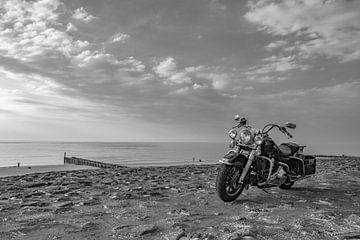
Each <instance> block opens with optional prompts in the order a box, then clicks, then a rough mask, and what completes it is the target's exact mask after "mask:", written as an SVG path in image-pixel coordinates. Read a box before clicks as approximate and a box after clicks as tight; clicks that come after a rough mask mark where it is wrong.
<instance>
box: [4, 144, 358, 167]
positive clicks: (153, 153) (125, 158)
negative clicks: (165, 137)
mask: <svg viewBox="0 0 360 240" xmlns="http://www.w3.org/2000/svg"><path fill="white" fill-rule="evenodd" d="M307 149H308V151H307V152H308V153H310V154H333V155H343V154H345V155H353V156H360V151H359V149H360V144H353V145H349V144H346V145H339V144H336V145H335V144H333V145H331V144H322V145H321V144H318V145H310V146H308V148H307ZM228 150H229V148H228V143H226V142H224V143H209V142H178V143H176V142H166V143H165V142H34V141H0V167H7V166H16V165H17V164H18V163H20V165H21V166H33V165H60V164H63V163H64V154H65V153H66V155H67V156H68V157H80V158H85V159H90V160H95V161H101V162H106V163H114V164H119V165H124V166H170V165H181V164H193V163H216V162H218V160H219V159H220V158H221V157H222V156H223V155H224V154H226V152H227V151H228Z"/></svg>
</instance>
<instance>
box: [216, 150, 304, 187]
mask: <svg viewBox="0 0 360 240" xmlns="http://www.w3.org/2000/svg"><path fill="white" fill-rule="evenodd" d="M246 147H247V148H250V149H251V151H250V154H249V156H246V155H244V154H242V153H240V148H239V149H237V151H236V150H230V151H229V152H228V153H230V152H233V153H234V154H235V157H233V158H231V159H226V158H223V159H221V160H220V161H219V162H220V163H222V164H225V165H232V166H243V165H244V162H243V161H242V160H244V159H246V164H245V166H244V168H243V171H242V173H241V176H240V179H239V183H240V184H242V183H243V182H244V179H245V177H246V175H247V173H248V172H249V170H250V167H251V165H252V163H253V162H254V160H255V158H256V157H258V158H260V159H263V160H266V161H268V162H269V163H270V167H269V174H268V176H267V179H266V181H265V182H262V183H259V184H258V187H262V186H266V185H269V183H270V181H271V178H272V177H273V176H275V175H276V174H278V172H279V171H280V169H278V170H277V171H276V172H275V173H273V174H271V172H272V170H273V168H274V166H275V160H274V159H271V158H268V157H265V156H256V154H255V150H256V149H255V148H252V147H249V146H246ZM290 158H294V159H296V160H300V161H301V162H302V166H303V173H304V174H303V175H301V176H300V177H299V176H296V177H293V176H291V172H290V168H289V165H287V164H285V163H283V162H280V161H277V162H276V163H277V164H278V165H280V166H282V167H283V168H284V169H285V171H286V173H287V174H289V175H290V176H289V177H290V178H291V179H292V180H300V179H305V178H307V177H308V176H306V175H305V163H304V161H303V160H302V159H301V158H298V157H294V156H290V157H289V158H287V159H288V160H290Z"/></svg>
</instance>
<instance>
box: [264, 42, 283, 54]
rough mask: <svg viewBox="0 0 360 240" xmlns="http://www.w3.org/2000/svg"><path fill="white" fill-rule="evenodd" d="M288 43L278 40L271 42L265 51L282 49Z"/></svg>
mask: <svg viewBox="0 0 360 240" xmlns="http://www.w3.org/2000/svg"><path fill="white" fill-rule="evenodd" d="M287 44H288V43H287V42H286V41H284V40H278V41H276V42H272V43H269V44H268V45H266V46H265V48H266V50H268V51H272V50H274V49H277V48H279V47H282V46H285V45H287Z"/></svg>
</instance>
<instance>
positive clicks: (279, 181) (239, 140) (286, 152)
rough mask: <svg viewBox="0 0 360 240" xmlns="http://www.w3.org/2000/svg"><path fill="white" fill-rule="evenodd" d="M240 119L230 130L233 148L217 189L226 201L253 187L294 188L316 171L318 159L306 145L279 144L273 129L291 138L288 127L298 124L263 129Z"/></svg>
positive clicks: (230, 200)
mask: <svg viewBox="0 0 360 240" xmlns="http://www.w3.org/2000/svg"><path fill="white" fill-rule="evenodd" d="M235 121H237V122H239V123H238V124H237V125H236V126H235V127H233V128H232V129H231V130H230V131H229V136H230V138H231V143H230V145H229V147H230V148H231V149H230V150H229V151H228V152H227V154H226V155H225V156H224V157H223V158H222V159H221V160H220V161H219V162H220V163H221V167H220V170H219V172H218V175H217V178H216V190H217V194H218V196H219V197H220V199H221V200H223V201H224V202H232V201H235V200H236V199H237V198H238V197H239V196H240V194H241V193H242V192H243V190H244V189H245V188H246V189H248V188H249V186H256V187H258V188H260V189H263V190H264V191H265V192H267V191H266V188H270V187H275V186H278V187H280V188H281V189H290V188H291V187H292V186H293V185H294V183H295V182H296V181H299V180H302V179H305V178H308V177H310V176H311V175H313V174H315V172H316V158H315V157H314V156H311V155H305V154H304V153H303V150H304V148H305V147H306V146H302V145H298V144H296V143H292V142H288V143H282V144H280V145H277V144H276V143H275V142H274V140H273V139H272V138H271V137H270V136H269V132H270V131H271V130H273V129H278V130H280V132H282V133H284V134H286V135H287V136H288V137H289V138H292V135H291V134H290V133H289V132H288V131H287V128H288V129H295V128H296V125H295V124H293V123H289V122H287V123H286V124H285V125H284V126H280V125H277V124H267V125H265V126H264V127H263V128H262V129H261V130H256V129H254V128H253V127H251V126H249V125H247V120H246V118H240V116H239V115H236V116H235Z"/></svg>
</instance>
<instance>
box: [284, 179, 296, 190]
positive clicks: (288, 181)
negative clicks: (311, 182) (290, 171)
mask: <svg viewBox="0 0 360 240" xmlns="http://www.w3.org/2000/svg"><path fill="white" fill-rule="evenodd" d="M294 183H295V181H291V180H290V178H287V179H286V181H285V182H284V183H283V184H281V185H280V188H281V189H290V188H291V187H292V186H293V185H294Z"/></svg>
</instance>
